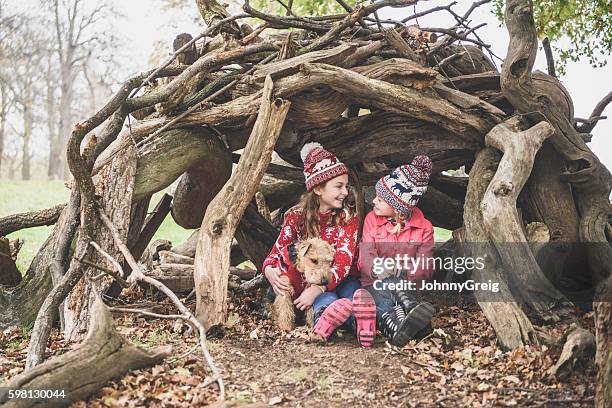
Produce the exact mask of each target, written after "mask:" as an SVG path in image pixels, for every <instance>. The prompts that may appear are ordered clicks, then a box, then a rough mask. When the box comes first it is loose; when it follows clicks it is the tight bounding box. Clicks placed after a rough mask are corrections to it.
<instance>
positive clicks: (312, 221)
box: [289, 183, 354, 239]
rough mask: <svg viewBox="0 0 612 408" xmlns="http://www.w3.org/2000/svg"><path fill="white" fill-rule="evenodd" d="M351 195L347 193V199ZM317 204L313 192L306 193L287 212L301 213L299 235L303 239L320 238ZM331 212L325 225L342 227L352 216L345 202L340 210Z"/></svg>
mask: <svg viewBox="0 0 612 408" xmlns="http://www.w3.org/2000/svg"><path fill="white" fill-rule="evenodd" d="M325 184H327V183H325ZM325 184H322V185H321V187H325ZM351 193H352V191H350V192H349V195H348V196H347V199H348V198H349V197H350V196H352V194H351ZM319 204H320V202H319V196H318V195H317V194H316V193H315V192H314V191H306V192H305V193H304V194H302V196H301V197H300V201H299V202H298V203H297V204H296V205H295V206H293V207H292V208H291V209H290V210H289V211H291V210H298V211H300V213H301V217H300V224H299V233H300V236H301V237H302V238H303V239H309V238H315V237H320V236H321V231H320V229H319V221H320V220H319ZM331 211H332V215H331V217H330V219H329V221H328V224H327V225H333V226H336V227H337V226H339V225H343V224H344V222H345V220H347V219H349V218H351V217H352V215H353V214H354V211H353V209H352V208H351V206H350V204H349V203H347V200H345V201H344V203H343V204H342V208H333V209H332V210H331ZM343 213H344V215H345V216H344V217H342V214H343Z"/></svg>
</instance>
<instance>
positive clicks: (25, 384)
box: [0, 297, 171, 408]
mask: <svg viewBox="0 0 612 408" xmlns="http://www.w3.org/2000/svg"><path fill="white" fill-rule="evenodd" d="M170 352H171V350H170V347H163V348H157V349H152V350H144V349H141V348H138V347H134V346H132V345H130V344H129V343H127V342H126V341H125V340H124V339H123V338H122V337H121V336H120V335H119V334H118V333H117V332H116V330H115V324H114V321H113V318H112V316H111V314H110V311H109V310H108V308H107V307H106V306H105V305H104V303H103V302H102V300H101V299H100V298H99V297H98V298H97V299H96V301H95V302H94V304H93V305H92V319H91V325H90V327H89V331H88V333H87V337H86V339H85V340H84V341H83V343H81V344H79V345H78V346H77V347H75V348H74V349H72V350H70V351H68V352H67V353H65V354H62V355H59V356H57V357H53V358H51V359H49V360H48V361H45V362H44V363H42V364H40V365H38V366H36V367H34V368H32V369H29V370H26V371H24V372H23V373H21V374H19V375H17V376H15V377H14V378H12V379H11V380H10V381H8V382H7V383H5V384H0V387H5V388H4V390H3V391H2V392H0V404H2V406H3V407H6V408H9V407H10V408H26V407H38V406H45V407H67V406H69V405H70V404H71V403H73V402H76V401H79V400H85V399H87V398H89V397H90V396H92V395H93V394H94V393H96V392H97V391H98V390H99V389H100V388H101V387H102V386H103V385H104V384H105V383H106V382H108V381H109V380H110V379H112V378H115V377H120V376H122V375H124V374H125V373H127V372H128V371H130V370H137V369H141V368H146V367H151V366H154V365H155V364H157V363H159V362H160V361H162V360H163V359H164V358H165V357H167V356H169V355H170ZM6 389H35V390H63V391H65V398H64V399H48V400H45V401H38V402H37V401H36V400H33V399H13V400H8V398H7V395H6V394H7V391H6Z"/></svg>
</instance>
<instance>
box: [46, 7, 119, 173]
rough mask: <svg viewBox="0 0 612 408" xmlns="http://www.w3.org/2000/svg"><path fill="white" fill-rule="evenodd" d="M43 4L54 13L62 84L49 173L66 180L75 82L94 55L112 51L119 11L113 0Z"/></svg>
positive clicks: (101, 56)
mask: <svg viewBox="0 0 612 408" xmlns="http://www.w3.org/2000/svg"><path fill="white" fill-rule="evenodd" d="M43 3H44V4H45V6H46V9H47V11H49V12H50V13H51V15H52V16H53V17H52V18H51V23H52V27H53V32H54V35H55V41H54V46H55V52H56V56H57V64H58V71H59V85H60V88H59V137H58V138H56V139H55V138H54V139H51V151H50V154H49V175H50V176H51V177H55V178H59V179H64V178H67V177H68V174H69V172H68V169H67V167H66V156H65V152H66V144H67V142H68V137H69V136H70V131H71V128H72V124H73V120H74V112H73V104H74V101H75V83H76V82H77V77H78V76H79V74H81V73H83V72H84V69H85V66H86V65H87V63H88V62H89V58H90V56H91V55H92V54H95V55H96V57H97V58H104V57H105V56H108V55H109V54H108V53H109V52H111V53H112V48H111V47H109V45H110V44H111V43H112V42H116V41H115V40H116V37H114V36H113V34H112V31H109V28H110V27H109V20H110V19H111V17H112V16H113V15H114V14H115V12H114V10H113V8H112V6H111V2H109V1H99V2H95V3H92V2H86V1H83V0H45V1H44V2H43ZM100 51H105V53H106V55H104V54H105V53H104V52H103V53H100ZM111 60H112V59H111ZM109 68H110V67H109Z"/></svg>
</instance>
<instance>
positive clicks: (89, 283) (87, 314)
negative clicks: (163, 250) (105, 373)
mask: <svg viewBox="0 0 612 408" xmlns="http://www.w3.org/2000/svg"><path fill="white" fill-rule="evenodd" d="M136 162H137V159H136V148H134V147H131V148H128V150H127V151H126V152H125V154H124V155H121V156H117V157H115V158H114V159H113V160H112V161H111V163H110V164H109V165H108V166H106V167H105V168H104V169H102V170H101V171H100V173H99V174H100V178H99V179H98V181H97V183H96V193H97V195H98V196H100V200H99V203H100V205H101V206H102V208H103V210H104V212H105V213H106V214H107V215H108V216H109V217H110V218H111V220H112V222H113V223H114V224H115V225H116V226H117V227H118V228H119V230H120V231H121V234H122V237H121V238H122V239H123V240H124V241H127V236H128V232H129V230H130V221H131V210H132V192H133V191H134V178H135V174H136ZM91 240H92V241H94V242H95V243H97V244H98V245H99V246H100V247H101V248H102V249H103V250H104V251H105V252H107V253H108V254H109V255H110V256H111V257H112V258H113V259H115V260H117V261H118V262H122V261H123V257H122V255H121V252H120V251H119V248H117V247H116V246H115V243H114V239H113V236H112V234H111V233H110V232H109V231H108V230H107V228H105V227H104V226H103V225H102V224H100V223H96V225H95V226H94V229H93V234H92V237H91ZM86 259H87V261H89V262H92V263H94V264H96V265H99V266H102V267H104V268H107V269H110V270H114V265H113V264H112V263H111V262H110V261H109V260H108V259H107V258H106V257H105V256H103V255H102V254H99V253H97V252H93V251H91V252H90V253H89V255H88V257H87V258H86ZM94 277H95V278H94ZM112 282H113V278H111V277H110V276H106V275H100V271H99V270H98V269H96V268H93V267H87V268H84V273H83V277H82V278H81V280H80V281H79V282H78V283H77V285H76V286H75V288H74V289H73V290H72V291H71V292H70V294H69V295H68V298H67V299H66V301H65V302H64V320H65V326H64V332H65V333H64V335H65V337H66V338H67V339H71V340H75V339H79V338H81V336H82V335H84V334H85V333H86V332H87V329H88V325H89V320H90V318H91V308H92V306H93V304H94V302H95V300H96V298H97V297H98V296H101V295H102V294H103V293H105V292H106V291H107V290H108V289H109V287H110V285H111V284H112Z"/></svg>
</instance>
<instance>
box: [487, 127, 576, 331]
mask: <svg viewBox="0 0 612 408" xmlns="http://www.w3.org/2000/svg"><path fill="white" fill-rule="evenodd" d="M553 132H554V129H553V128H552V127H551V126H550V125H549V124H548V123H547V122H540V123H538V124H537V125H535V126H533V127H531V128H529V129H527V130H525V131H522V132H521V131H520V120H519V119H518V118H512V119H510V120H508V121H507V122H504V123H502V124H499V125H497V126H496V127H494V128H493V129H492V130H491V131H490V132H489V133H488V134H487V136H486V138H485V143H486V144H487V146H490V147H494V148H496V149H498V150H501V151H502V152H503V153H504V154H503V157H502V158H501V160H500V162H499V166H498V168H497V172H496V173H495V175H494V176H493V179H492V180H491V183H490V184H489V186H488V187H487V191H486V192H485V194H484V197H483V199H482V203H481V206H480V208H481V210H482V217H483V222H484V226H485V229H486V230H487V233H488V234H489V236H490V237H491V240H492V241H493V243H494V245H495V247H496V248H497V251H498V252H499V255H500V257H501V259H502V262H503V264H504V267H505V268H506V270H507V271H510V270H512V271H513V273H512V274H511V275H510V276H508V279H509V281H510V282H512V284H514V285H516V289H517V290H516V291H513V294H514V296H515V297H517V298H518V300H519V301H520V302H524V303H525V304H526V305H527V306H528V307H530V308H531V309H532V310H533V311H534V312H535V313H536V314H537V315H538V317H539V318H540V319H542V320H543V321H554V320H558V316H556V314H555V313H554V312H553V309H556V308H557V307H561V309H563V308H565V307H568V305H566V304H565V303H566V300H565V297H564V296H563V294H562V293H560V292H559V291H558V290H557V289H556V288H555V287H554V286H553V285H552V284H551V283H550V281H548V279H546V276H545V275H544V274H543V273H542V271H541V269H540V267H539V265H538V263H537V262H536V260H535V257H534V256H533V253H532V252H531V249H530V248H529V245H528V244H527V239H526V237H525V233H524V229H523V224H522V222H521V220H520V218H519V215H518V212H517V209H516V200H517V198H518V195H519V193H520V192H521V190H522V188H523V186H524V185H525V182H526V181H527V178H528V177H529V174H530V173H531V169H532V168H533V161H534V159H535V155H536V153H537V151H538V150H539V148H540V147H541V145H542V143H543V142H544V140H545V139H546V138H548V137H550V136H551V135H552V134H553Z"/></svg>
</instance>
